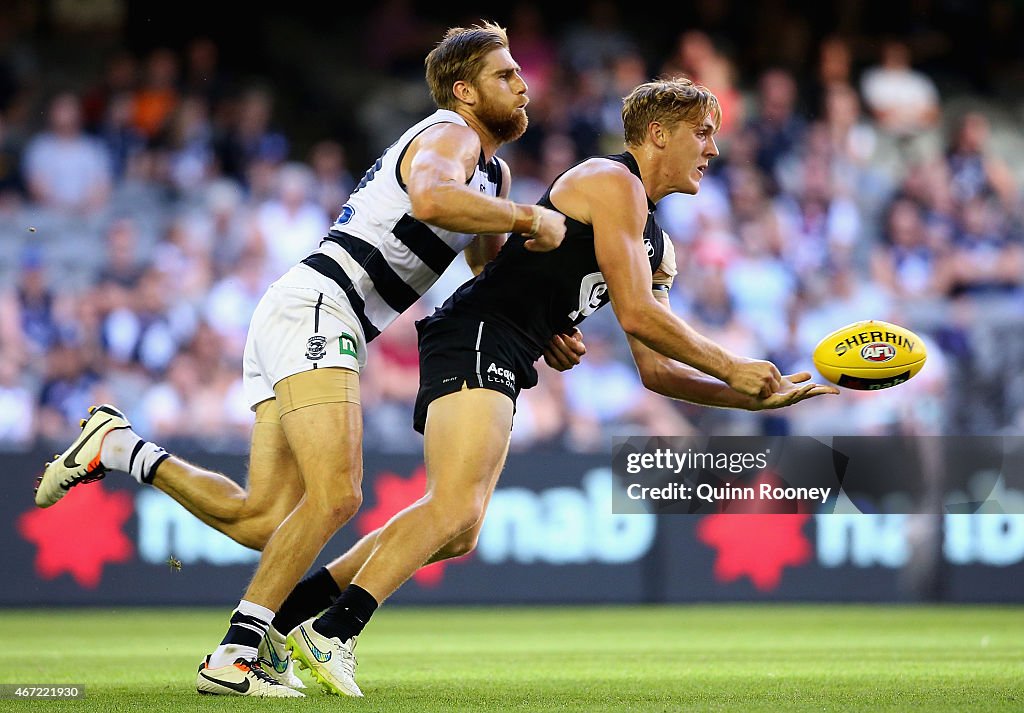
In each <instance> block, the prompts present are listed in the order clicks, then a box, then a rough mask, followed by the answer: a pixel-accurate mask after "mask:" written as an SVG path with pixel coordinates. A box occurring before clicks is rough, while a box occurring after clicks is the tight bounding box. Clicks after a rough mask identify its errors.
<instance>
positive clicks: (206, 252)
mask: <svg viewBox="0 0 1024 713" xmlns="http://www.w3.org/2000/svg"><path fill="white" fill-rule="evenodd" d="M197 223H198V221H197V220H195V219H194V218H192V217H185V216H179V217H177V218H176V219H174V221H173V222H172V223H171V224H170V226H169V227H168V228H167V233H166V234H165V235H164V238H163V240H162V241H161V242H160V243H159V244H158V245H157V246H156V248H154V251H153V264H154V265H156V267H157V268H158V269H159V270H160V271H161V272H163V273H164V274H166V275H168V277H170V278H171V279H172V280H174V293H175V298H176V299H178V300H181V301H183V302H186V303H188V304H189V305H192V306H193V307H198V306H199V305H200V304H202V303H203V302H204V301H205V300H206V297H207V295H208V294H209V293H210V288H211V286H212V285H213V276H214V267H213V261H212V260H211V258H210V245H209V243H208V242H207V241H206V240H205V238H204V236H203V235H202V233H201V231H200V229H199V226H198V225H197Z"/></svg>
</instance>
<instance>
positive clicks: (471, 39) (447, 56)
mask: <svg viewBox="0 0 1024 713" xmlns="http://www.w3.org/2000/svg"><path fill="white" fill-rule="evenodd" d="M502 48H505V49H508V35H507V34H506V33H505V28H504V27H500V26H499V25H496V24H494V23H493V22H487V21H484V23H483V24H482V25H473V26H472V27H453V28H451V29H450V30H448V32H446V33H445V35H444V39H442V40H441V41H440V42H439V43H438V44H437V47H435V48H434V49H432V50H430V54H428V55H427V59H426V60H425V62H424V64H425V65H426V67H427V86H428V87H430V96H431V97H432V98H433V99H434V104H436V105H437V107H438V108H439V109H453V108H454V107H455V106H456V101H455V95H454V94H452V86H453V85H454V84H455V82H458V81H463V82H473V81H474V80H475V79H476V78H477V76H478V75H479V74H480V70H481V69H482V68H483V61H484V57H486V56H487V54H488V53H490V52H492V51H493V50H496V49H502Z"/></svg>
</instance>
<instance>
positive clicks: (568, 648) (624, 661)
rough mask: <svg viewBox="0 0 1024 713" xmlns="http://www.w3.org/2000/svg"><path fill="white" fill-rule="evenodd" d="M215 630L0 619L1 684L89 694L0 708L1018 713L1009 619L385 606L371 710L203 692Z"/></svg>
mask: <svg viewBox="0 0 1024 713" xmlns="http://www.w3.org/2000/svg"><path fill="white" fill-rule="evenodd" d="M225 623H226V612H225V611H219V610H218V611H212V610H182V609H169V610H135V609H126V610H121V611H109V610H62V611H52V610H46V611H16V612H0V630H2V631H3V632H5V634H6V637H7V648H8V654H7V655H6V656H5V657H4V659H5V664H4V666H3V667H2V673H0V682H6V683H30V684H31V683H34V684H38V683H45V684H55V683H79V684H85V685H86V687H87V691H88V692H87V696H88V697H87V699H86V700H82V701H61V702H54V701H49V702H46V703H43V702H35V703H29V702H20V701H10V700H2V701H0V710H28V709H30V708H31V709H33V710H43V709H45V710H48V711H49V710H55V711H65V710H66V711H133V713H141V712H142V711H184V710H189V711H193V710H198V711H216V712H217V713H222V712H223V713H226V712H229V711H243V710H245V711H251V710H270V706H273V710H274V711H292V710H295V711H327V710H330V711H343V710H352V711H416V712H417V713H420V712H429V711H467V712H468V711H473V712H483V711H678V710H687V711H690V710H714V711H732V710H735V711H800V710H814V711H859V710H870V711H879V710H893V711H906V710H918V711H929V712H930V711H962V710H992V711H1011V710H1017V711H1019V710H1024V609H1022V608H1020V607H1016V608H1008V607H1003V608H995V607H956V608H953V607H948V608H947V607H862V606H858V607H852V606H842V607H823V606H761V605H755V606H728V607H721V606H714V607H713V606H690V607H647V608H636V607H630V608H625V607H623V608H543V609H530V608H510V609H483V608H480V609H444V608H442V609H406V608H399V607H396V608H391V609H384V610H382V611H381V612H379V614H378V616H377V617H375V618H374V621H373V623H372V624H371V625H370V628H368V629H367V631H366V632H365V635H364V636H363V637H362V640H361V641H360V643H359V649H358V654H359V658H360V664H359V671H358V680H359V684H360V685H361V686H362V688H363V691H364V693H365V694H366V698H365V699H362V700H357V699H350V698H337V697H334V696H327V695H326V694H324V693H323V692H322V691H320V690H319V689H318V688H313V689H311V690H308V693H309V698H307V699H305V700H294V701H286V702H267V701H255V700H252V699H247V698H223V697H219V696H218V697H213V696H199V695H197V694H196V692H195V689H194V688H193V684H194V680H195V671H196V667H197V666H198V663H199V659H200V658H201V656H202V654H203V653H204V652H206V651H208V650H209V649H210V647H212V646H213V644H215V643H216V641H217V640H219V639H218V637H219V636H221V635H222V633H223V630H224V628H225ZM305 675H306V674H303V676H305ZM306 680H307V681H308V679H306Z"/></svg>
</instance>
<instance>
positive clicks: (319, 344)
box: [306, 334, 327, 361]
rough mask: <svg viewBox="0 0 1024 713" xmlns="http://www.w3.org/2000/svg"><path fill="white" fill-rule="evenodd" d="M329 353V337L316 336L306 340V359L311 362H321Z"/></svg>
mask: <svg viewBox="0 0 1024 713" xmlns="http://www.w3.org/2000/svg"><path fill="white" fill-rule="evenodd" d="M326 353H327V337H321V336H320V335H319V334H314V335H313V336H312V337H310V338H309V339H308V340H306V358H307V359H309V360H310V361H320V360H321V359H323V358H324V354H326Z"/></svg>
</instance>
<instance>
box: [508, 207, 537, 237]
mask: <svg viewBox="0 0 1024 713" xmlns="http://www.w3.org/2000/svg"><path fill="white" fill-rule="evenodd" d="M541 218H542V214H541V212H540V210H538V209H537V207H536V206H532V205H523V206H521V205H518V204H516V203H513V204H512V232H513V233H519V234H520V235H526V236H530V235H536V234H537V231H538V230H540V221H541Z"/></svg>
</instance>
